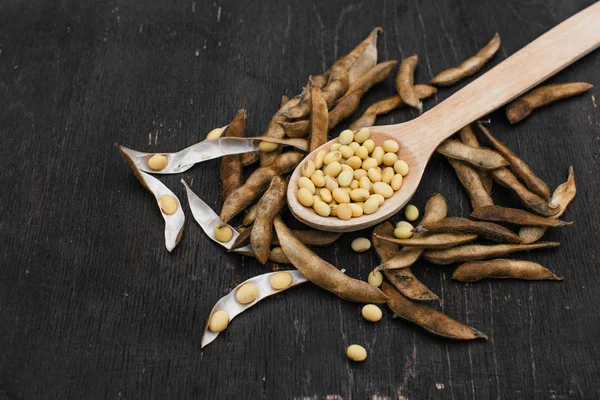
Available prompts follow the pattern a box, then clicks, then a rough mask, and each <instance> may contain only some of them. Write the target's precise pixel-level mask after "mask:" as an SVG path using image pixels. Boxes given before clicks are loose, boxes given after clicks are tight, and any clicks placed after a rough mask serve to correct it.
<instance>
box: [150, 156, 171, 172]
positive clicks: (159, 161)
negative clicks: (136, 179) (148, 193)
mask: <svg viewBox="0 0 600 400" xmlns="http://www.w3.org/2000/svg"><path fill="white" fill-rule="evenodd" d="M168 163H169V161H168V160H167V157H165V156H163V155H154V156H152V157H150V158H149V159H148V167H150V169H152V170H154V171H160V170H163V169H165V168H166V167H167V164H168Z"/></svg>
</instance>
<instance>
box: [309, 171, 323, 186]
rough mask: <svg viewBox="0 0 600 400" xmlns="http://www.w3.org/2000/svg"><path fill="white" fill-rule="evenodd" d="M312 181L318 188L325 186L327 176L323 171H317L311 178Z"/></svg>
mask: <svg viewBox="0 0 600 400" xmlns="http://www.w3.org/2000/svg"><path fill="white" fill-rule="evenodd" d="M310 180H311V181H312V183H313V184H314V185H315V186H316V187H323V186H325V176H324V175H323V171H321V170H317V171H315V173H314V174H312V176H311V177H310Z"/></svg>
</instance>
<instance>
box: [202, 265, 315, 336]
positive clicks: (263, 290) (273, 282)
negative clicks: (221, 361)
mask: <svg viewBox="0 0 600 400" xmlns="http://www.w3.org/2000/svg"><path fill="white" fill-rule="evenodd" d="M290 277H291V279H289V278H290ZM282 278H287V279H282ZM280 282H285V284H286V285H278V283H280ZM288 282H289V283H288ZM305 282H308V279H306V278H305V277H304V276H303V275H302V273H300V272H299V271H296V270H291V271H279V272H269V273H266V274H262V275H258V276H255V277H254V278H250V279H248V280H247V281H245V282H242V283H241V284H239V285H238V286H237V287H235V288H234V289H233V290H232V291H231V292H230V293H229V294H227V295H226V296H224V297H222V298H221V299H220V300H219V301H217V303H216V304H215V305H214V307H213V308H212V310H211V312H210V316H209V317H208V319H207V321H206V327H205V328H204V334H203V335H202V347H205V346H207V345H209V344H210V343H212V342H213V341H214V340H215V339H216V338H217V336H219V332H213V331H211V330H210V329H209V326H210V322H211V319H212V317H213V316H214V315H215V314H216V313H218V312H224V313H226V314H227V316H228V321H229V322H231V320H233V319H234V318H235V317H236V316H238V315H239V314H241V313H242V312H244V311H246V310H247V309H249V308H250V307H252V306H254V305H255V304H257V303H258V302H259V301H261V300H263V299H266V298H267V297H269V296H273V295H274V294H277V293H281V292H283V291H285V290H287V289H290V288H293V287H295V286H298V285H300V284H302V283H305ZM244 285H254V286H255V287H256V288H257V289H258V297H257V298H256V299H255V300H254V301H252V302H250V303H248V304H241V303H240V302H239V301H238V300H237V299H236V293H237V291H238V290H239V289H240V288H242V287H243V286H244ZM273 286H275V288H274V287H273Z"/></svg>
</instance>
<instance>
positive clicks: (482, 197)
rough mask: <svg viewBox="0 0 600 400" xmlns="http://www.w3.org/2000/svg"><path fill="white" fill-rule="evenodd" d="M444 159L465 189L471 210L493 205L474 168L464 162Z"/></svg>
mask: <svg viewBox="0 0 600 400" xmlns="http://www.w3.org/2000/svg"><path fill="white" fill-rule="evenodd" d="M446 158H447V159H448V162H449V163H450V165H451V166H452V168H453V169H454V172H456V176H457V177H458V180H459V181H460V183H461V184H462V186H463V187H464V188H465V191H466V192H467V195H468V196H469V199H470V200H471V207H473V209H477V208H479V207H483V206H489V205H492V204H494V201H493V200H492V197H491V196H490V194H489V192H488V191H487V190H486V189H485V187H484V186H483V182H482V180H481V175H480V174H479V172H478V171H477V170H476V169H475V168H473V167H472V166H471V165H470V164H468V163H466V162H464V161H460V160H455V159H453V158H449V157H446Z"/></svg>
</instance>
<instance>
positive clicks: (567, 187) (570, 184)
mask: <svg viewBox="0 0 600 400" xmlns="http://www.w3.org/2000/svg"><path fill="white" fill-rule="evenodd" d="M576 193H577V186H576V184H575V172H574V171H573V166H570V167H569V178H568V179H567V181H566V182H565V183H563V184H561V185H560V186H558V187H557V188H556V189H555V190H554V193H552V197H551V198H550V202H549V203H550V204H551V205H553V206H557V207H560V211H559V212H558V214H556V215H553V216H552V217H550V218H559V217H560V216H561V215H563V213H564V212H565V210H566V209H567V207H568V206H569V203H571V201H572V200H573V199H574V198H575V194H576ZM546 230H547V228H546V227H544V226H524V227H522V228H521V229H520V230H519V237H520V238H521V240H523V243H533V242H537V241H538V240H540V239H541V238H542V236H544V233H546Z"/></svg>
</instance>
